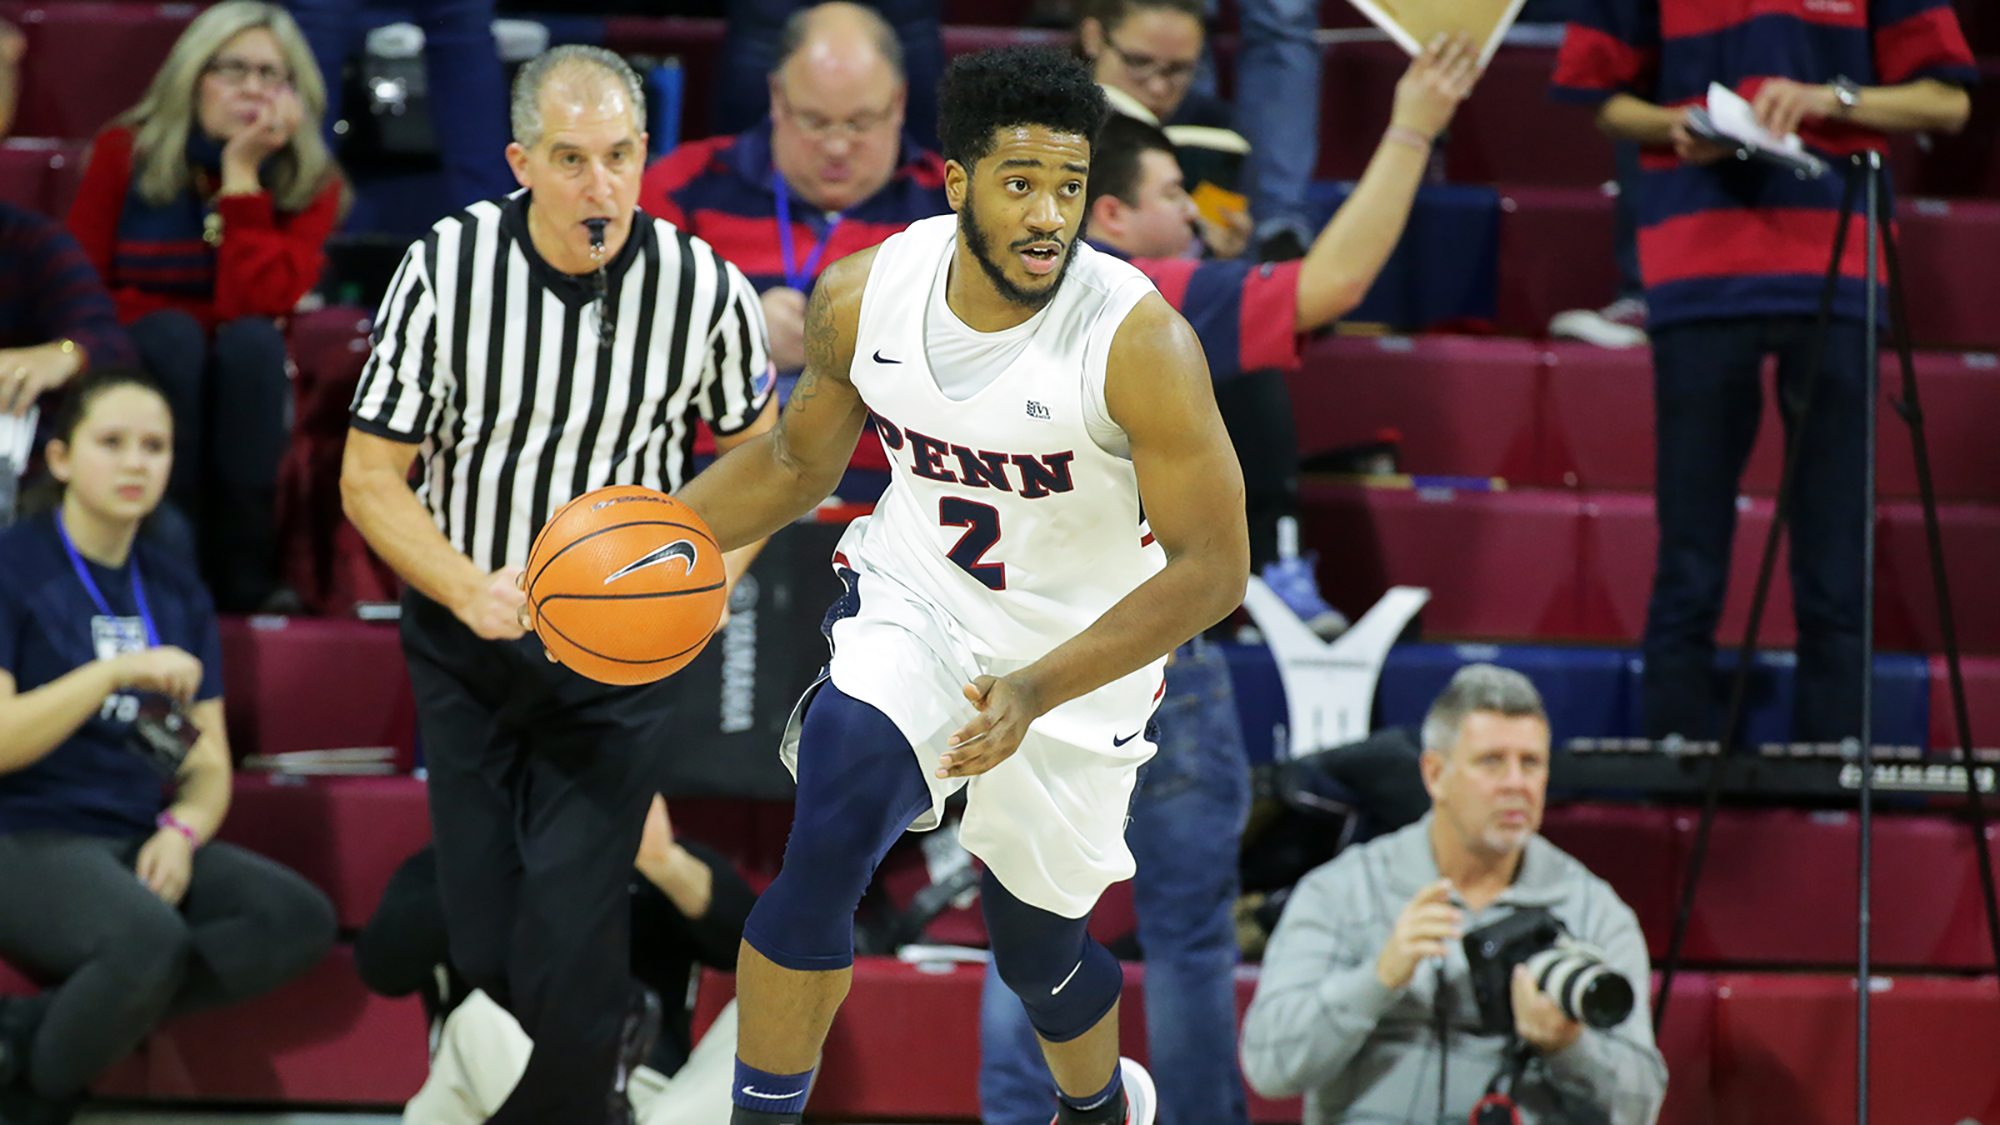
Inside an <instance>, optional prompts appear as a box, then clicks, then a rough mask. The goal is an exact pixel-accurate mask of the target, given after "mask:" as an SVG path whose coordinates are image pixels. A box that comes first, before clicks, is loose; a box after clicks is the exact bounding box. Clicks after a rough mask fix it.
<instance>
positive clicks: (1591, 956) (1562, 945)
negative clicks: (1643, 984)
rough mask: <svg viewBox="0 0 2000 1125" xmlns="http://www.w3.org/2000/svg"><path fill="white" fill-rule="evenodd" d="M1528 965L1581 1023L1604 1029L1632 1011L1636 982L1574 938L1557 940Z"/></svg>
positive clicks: (1547, 993) (1549, 994) (1545, 992)
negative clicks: (1633, 990) (1633, 991)
mask: <svg viewBox="0 0 2000 1125" xmlns="http://www.w3.org/2000/svg"><path fill="white" fill-rule="evenodd" d="M1525 964H1526V965H1527V967H1528V974H1529V975H1530V976H1532V977H1533V978H1534V980H1535V986H1536V987H1537V988H1539V989H1541V990H1542V994H1543V995H1545V996H1547V997H1548V998H1549V999H1551V1000H1554V1001H1555V1002H1556V1006H1557V1007H1559V1008H1561V1009H1562V1010H1563V1014H1564V1015H1566V1016H1568V1017H1569V1018H1570V1019H1573V1020H1575V1021H1577V1022H1578V1023H1582V1024H1588V1025H1589V1026H1591V1027H1594V1028H1597V1029H1598V1030H1600V1031H1602V1030H1604V1029H1605V1028H1611V1027H1617V1026H1618V1025H1619V1024H1621V1023H1624V1022H1625V1017H1626V1016H1629V1015H1631V1014H1632V1000H1633V997H1632V982H1631V981H1628V980H1626V979H1625V978H1624V977H1622V976H1620V975H1619V974H1618V972H1617V971H1616V970H1614V969H1612V968H1611V967H1610V966H1609V965H1606V964H1605V963H1604V959H1603V958H1602V957H1599V956H1598V955H1597V953H1596V952H1595V951H1594V950H1592V949H1591V948H1590V947H1588V946H1586V945H1584V944H1582V943H1581V942H1578V941H1576V940H1575V939H1573V938H1569V937H1563V938H1559V939H1557V941H1556V943H1555V944H1554V945H1551V946H1549V947H1548V948H1547V949H1544V950H1542V951H1541V952H1540V953H1537V954H1535V955H1534V956H1532V957H1530V958H1528V960H1527V961H1526V962H1525Z"/></svg>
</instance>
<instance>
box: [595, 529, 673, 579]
mask: <svg viewBox="0 0 2000 1125" xmlns="http://www.w3.org/2000/svg"><path fill="white" fill-rule="evenodd" d="M669 559H685V560H687V568H688V573H690V574H692V573H693V572H694V561H695V552H694V541H693V540H689V539H676V540H674V541H673V542H671V543H669V544H667V545H666V546H664V547H657V548H654V549H653V550H651V551H648V552H646V553H645V554H644V555H642V556H640V557H639V558H637V559H634V560H633V561H631V562H629V563H626V564H625V565H624V566H621V567H619V568H618V569H617V570H614V571H612V572H611V573H610V574H608V575H606V576H605V577H604V584H605V585H606V586H609V585H611V584H612V583H613V582H616V581H618V580H619V579H620V578H623V577H625V576H626V575H628V574H630V573H632V572H633V571H635V570H644V569H645V568H647V567H649V566H658V565H659V564H661V563H663V562H666V561H668V560H669Z"/></svg>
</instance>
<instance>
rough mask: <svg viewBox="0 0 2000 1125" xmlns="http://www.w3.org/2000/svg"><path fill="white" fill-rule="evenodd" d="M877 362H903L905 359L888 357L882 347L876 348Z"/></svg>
mask: <svg viewBox="0 0 2000 1125" xmlns="http://www.w3.org/2000/svg"><path fill="white" fill-rule="evenodd" d="M875 362H876V363H901V362H903V361H902V360H900V359H890V358H889V357H887V356H885V355H883V354H882V349H881V348H876V349H875Z"/></svg>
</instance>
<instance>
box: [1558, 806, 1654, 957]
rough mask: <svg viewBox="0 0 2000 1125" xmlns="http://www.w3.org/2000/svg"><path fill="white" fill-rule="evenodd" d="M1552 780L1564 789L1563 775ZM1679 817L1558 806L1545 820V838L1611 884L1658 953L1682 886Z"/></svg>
mask: <svg viewBox="0 0 2000 1125" xmlns="http://www.w3.org/2000/svg"><path fill="white" fill-rule="evenodd" d="M1552 780H1553V781H1554V782H1555V783H1556V784H1561V783H1562V777H1561V775H1560V773H1558V774H1557V775H1556V776H1555V777H1554V778H1553V779H1552ZM1674 816H1675V814H1674V813H1673V812H1672V811H1671V810H1668V809H1648V808H1632V807H1629V806H1620V805H1590V804H1575V805H1556V806H1553V807H1551V808H1550V809H1549V810H1548V812H1547V814H1546V815H1545V816H1544V817H1543V819H1542V835H1543V836H1544V837H1546V838H1547V839H1548V841H1549V842H1550V843H1552V844H1554V845H1555V846H1557V847H1559V848H1561V849H1562V850H1564V851H1566V852H1568V853H1569V854H1570V855H1572V856H1575V857H1576V858H1577V860H1578V862H1580V863H1582V864H1583V865H1584V866H1585V867H1587V868H1589V869H1590V871H1591V874H1593V875H1596V876H1597V877H1599V878H1601V879H1603V880H1604V881H1605V882H1607V883H1610V884H1611V886H1612V888H1613V889H1615V890H1616V891H1617V892H1618V897H1619V898H1622V899H1624V900H1625V905H1627V906H1630V907H1631V908H1632V912H1633V913H1634V914H1636V915H1638V918H1639V928H1640V929H1641V930H1643V931H1644V932H1645V934H1646V944H1647V946H1648V947H1649V948H1651V949H1654V950H1664V949H1665V948H1666V945H1667V936H1668V934H1669V933H1671V932H1672V930H1673V924H1674V906H1675V904H1676V900H1675V893H1676V892H1677V891H1678V889H1679V887H1680V868H1679V866H1678V865H1677V864H1676V862H1675V854H1674Z"/></svg>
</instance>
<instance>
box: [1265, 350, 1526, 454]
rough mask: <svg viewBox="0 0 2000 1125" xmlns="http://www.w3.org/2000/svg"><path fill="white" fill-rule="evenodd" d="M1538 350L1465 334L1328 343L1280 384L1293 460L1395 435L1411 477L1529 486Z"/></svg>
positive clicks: (1310, 353)
mask: <svg viewBox="0 0 2000 1125" xmlns="http://www.w3.org/2000/svg"><path fill="white" fill-rule="evenodd" d="M1540 355H1541V351H1540V349H1539V348H1538V347H1537V346H1536V345H1535V344H1533V343H1531V342H1529V341H1527V340H1493V339H1482V338H1479V337H1471V336H1427V337H1406V336H1386V337H1364V336H1334V337H1329V338H1327V339H1323V340H1319V341H1316V342H1314V343H1313V345H1312V346H1311V348H1310V349H1309V350H1308V351H1307V353H1306V362H1305V365H1304V366H1303V367H1302V368H1300V369H1299V370H1298V371H1296V372H1294V373H1293V374H1292V376H1291V378H1290V380H1289V382H1290V387H1291V392H1292V411H1293V417H1294V418H1295V420H1296V424H1297V428H1298V440H1299V452H1300V454H1301V455H1302V456H1305V457H1308V458H1310V457H1311V456H1312V455H1313V454H1315V453H1321V452H1324V451H1326V450H1330V449H1337V448H1339V447H1341V446H1349V445H1361V444H1366V443H1368V442H1371V441H1374V440H1375V439H1376V437H1377V435H1378V434H1379V433H1380V432H1381V431H1382V430H1384V429H1393V430H1396V431H1397V432H1398V433H1399V434H1401V436H1402V440H1401V458H1402V467H1403V469H1404V471H1406V472H1412V473H1438V474H1451V475H1458V476H1478V477H1504V478H1507V479H1508V480H1513V481H1524V482H1535V481H1538V480H1539V479H1540V478H1539V474H1538V472H1537V463H1538V461H1539V459H1540V450H1539V446H1540V442H1539V436H1540V435H1539V433H1538V432H1537V430H1538V426H1539V424H1540V421H1539V419H1538V417H1537V405H1538V396H1537V394H1536V380H1537V377H1538V369H1539V367H1540Z"/></svg>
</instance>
